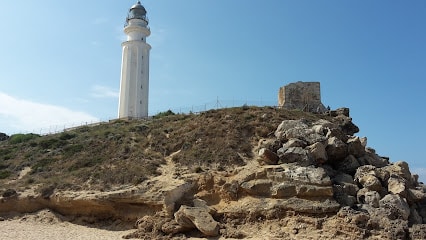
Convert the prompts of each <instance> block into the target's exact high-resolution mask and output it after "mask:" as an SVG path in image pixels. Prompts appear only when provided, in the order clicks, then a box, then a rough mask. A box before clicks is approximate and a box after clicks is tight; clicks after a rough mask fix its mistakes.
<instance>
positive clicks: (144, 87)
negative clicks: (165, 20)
mask: <svg viewBox="0 0 426 240" xmlns="http://www.w3.org/2000/svg"><path fill="white" fill-rule="evenodd" d="M124 33H125V34H126V35H127V41H125V42H123V43H122V44H121V46H122V47H123V57H122V62H121V82H120V99H119V103H118V118H143V117H147V116H148V90H149V51H150V50H151V46H150V45H149V44H147V43H146V38H147V37H148V36H149V35H150V34H151V31H150V30H149V27H148V18H147V17H146V10H145V8H144V7H143V6H142V4H141V3H140V1H138V2H137V3H136V4H135V5H133V6H132V7H131V8H130V10H129V14H128V15H127V18H126V24H125V26H124Z"/></svg>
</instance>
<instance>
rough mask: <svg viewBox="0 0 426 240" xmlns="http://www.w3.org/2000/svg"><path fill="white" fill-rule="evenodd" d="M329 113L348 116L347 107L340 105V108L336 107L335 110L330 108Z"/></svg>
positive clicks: (335, 115) (334, 115) (333, 115)
mask: <svg viewBox="0 0 426 240" xmlns="http://www.w3.org/2000/svg"><path fill="white" fill-rule="evenodd" d="M330 115H331V116H332V117H337V116H339V115H342V116H346V117H349V108H345V107H342V108H338V109H336V110H332V111H330Z"/></svg>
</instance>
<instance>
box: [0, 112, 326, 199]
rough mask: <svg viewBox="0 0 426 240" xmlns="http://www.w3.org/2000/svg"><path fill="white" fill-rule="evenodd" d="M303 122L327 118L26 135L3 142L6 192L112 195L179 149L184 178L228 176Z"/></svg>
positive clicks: (117, 124)
mask: <svg viewBox="0 0 426 240" xmlns="http://www.w3.org/2000/svg"><path fill="white" fill-rule="evenodd" d="M300 118H305V119H307V120H308V121H314V120H317V119H319V118H326V117H325V116H323V115H315V114H310V113H304V112H300V111H288V110H282V109H275V108H269V107H263V108H258V107H250V108H248V107H240V108H229V109H221V110H210V111H207V112H204V113H201V114H199V115H195V114H188V115H181V114H179V115H168V116H160V117H157V118H154V119H152V120H131V121H120V120H118V121H114V122H111V123H108V124H101V125H98V126H92V127H88V126H84V127H80V128H77V129H74V130H72V131H68V132H64V133H60V134H55V135H49V136H43V137H39V136H35V135H31V136H20V138H21V139H22V141H20V140H19V141H16V140H15V141H10V140H9V141H4V142H0V186H2V187H1V188H3V190H5V189H7V188H26V187H29V186H31V185H34V184H37V185H40V189H45V188H46V187H52V186H53V187H55V188H59V189H73V190H78V189H100V190H108V189H109V188H110V187H113V186H116V185H123V184H138V183H141V182H143V181H144V180H145V179H147V178H149V177H152V176H155V175H157V174H159V172H158V168H159V166H160V165H162V164H164V162H165V160H164V158H165V157H166V156H168V155H170V154H171V153H173V152H176V151H178V150H180V153H179V154H176V155H175V156H174V157H173V161H174V163H175V164H176V165H177V166H178V167H180V168H181V169H182V171H194V172H195V171H196V172H200V171H205V170H209V169H215V170H219V171H226V170H228V169H233V168H234V167H235V166H241V165H244V164H245V159H250V158H252V157H253V156H252V155H253V154H252V149H253V146H255V145H256V144H257V142H258V140H259V139H260V138H265V137H268V136H269V135H270V134H273V132H274V130H275V129H276V127H277V126H278V124H279V123H280V122H281V121H282V120H284V119H300ZM11 139H13V138H11ZM15 139H16V137H15ZM25 167H31V169H32V171H31V173H30V174H28V175H26V176H25V177H23V178H22V179H19V180H17V177H18V175H19V172H20V171H21V170H22V169H24V168H25ZM11 180H15V181H11ZM1 191H2V189H0V192H1Z"/></svg>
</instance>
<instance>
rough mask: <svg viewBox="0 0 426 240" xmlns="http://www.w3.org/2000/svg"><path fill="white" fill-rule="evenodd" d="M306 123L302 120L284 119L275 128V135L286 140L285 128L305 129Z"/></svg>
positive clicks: (281, 139)
mask: <svg viewBox="0 0 426 240" xmlns="http://www.w3.org/2000/svg"><path fill="white" fill-rule="evenodd" d="M307 128H308V125H306V123H304V121H302V120H284V121H282V122H281V124H280V125H279V126H278V128H277V130H275V137H276V138H277V139H278V140H280V141H286V140H287V139H288V138H287V136H286V132H287V130H290V129H307Z"/></svg>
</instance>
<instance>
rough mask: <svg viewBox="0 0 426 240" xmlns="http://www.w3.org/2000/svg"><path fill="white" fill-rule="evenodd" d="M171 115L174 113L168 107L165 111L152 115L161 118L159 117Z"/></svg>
mask: <svg viewBox="0 0 426 240" xmlns="http://www.w3.org/2000/svg"><path fill="white" fill-rule="evenodd" d="M172 115H175V113H174V112H173V111H172V110H170V109H169V110H167V111H165V112H159V113H157V115H154V116H153V118H161V117H166V116H172Z"/></svg>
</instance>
